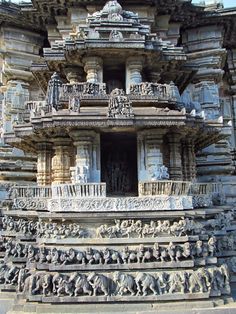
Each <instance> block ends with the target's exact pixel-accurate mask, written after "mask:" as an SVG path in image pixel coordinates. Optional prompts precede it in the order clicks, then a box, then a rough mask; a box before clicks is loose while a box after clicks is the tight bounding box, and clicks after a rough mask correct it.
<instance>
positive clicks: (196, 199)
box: [189, 182, 224, 208]
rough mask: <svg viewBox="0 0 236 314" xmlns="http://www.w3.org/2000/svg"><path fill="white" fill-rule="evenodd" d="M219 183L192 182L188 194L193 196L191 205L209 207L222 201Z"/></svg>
mask: <svg viewBox="0 0 236 314" xmlns="http://www.w3.org/2000/svg"><path fill="white" fill-rule="evenodd" d="M222 190H223V188H222V184H221V183H211V182H208V183H192V184H191V187H190V191H189V194H190V195H192V196H193V206H194V207H195V208H197V207H209V206H211V205H213V204H215V205H220V204H222V203H224V197H223V191H222Z"/></svg>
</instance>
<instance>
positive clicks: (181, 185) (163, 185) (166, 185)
mask: <svg viewBox="0 0 236 314" xmlns="http://www.w3.org/2000/svg"><path fill="white" fill-rule="evenodd" d="M190 186H191V182H187V181H186V182H184V181H170V180H166V181H164V180H163V181H143V182H139V196H157V195H188V194H189V189H190Z"/></svg>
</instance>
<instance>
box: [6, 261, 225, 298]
mask: <svg viewBox="0 0 236 314" xmlns="http://www.w3.org/2000/svg"><path fill="white" fill-rule="evenodd" d="M15 273H17V279H18V291H19V292H22V293H23V294H24V295H25V296H26V297H28V298H29V297H31V296H37V295H39V296H43V297H51V298H54V297H67V296H68V297H71V298H72V299H71V302H73V297H80V296H81V297H83V296H89V297H96V296H125V295H127V296H136V297H139V298H142V297H146V296H151V295H152V296H162V295H172V296H173V299H174V298H175V297H174V296H175V294H178V293H181V294H188V293H190V294H195V293H196V294H197V293H202V294H204V293H208V296H209V295H210V294H214V295H221V294H229V293H230V287H229V273H228V268H227V266H226V265H225V264H223V265H222V266H220V267H216V266H214V267H207V268H198V269H196V270H188V271H187V270H184V271H158V272H156V271H153V272H149V273H145V272H137V273H132V272H129V273H127V272H120V271H116V272H113V273H106V274H103V273H96V272H90V273H87V274H85V273H78V272H72V273H65V274H64V273H57V272H56V273H54V272H46V271H42V272H41V271H27V270H25V269H23V268H21V269H18V270H16V271H15ZM4 280H5V278H4V279H3V281H4Z"/></svg>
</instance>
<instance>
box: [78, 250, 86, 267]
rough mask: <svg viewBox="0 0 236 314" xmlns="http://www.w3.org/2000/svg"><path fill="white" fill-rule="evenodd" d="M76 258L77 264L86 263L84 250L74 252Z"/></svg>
mask: <svg viewBox="0 0 236 314" xmlns="http://www.w3.org/2000/svg"><path fill="white" fill-rule="evenodd" d="M76 260H77V261H78V262H79V264H82V265H85V264H86V254H85V253H84V252H81V251H79V252H77V254H76Z"/></svg>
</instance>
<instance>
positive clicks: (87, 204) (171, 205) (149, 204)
mask: <svg viewBox="0 0 236 314" xmlns="http://www.w3.org/2000/svg"><path fill="white" fill-rule="evenodd" d="M192 207H193V206H192V197H191V196H156V197H154V196H153V197H111V198H109V197H106V198H102V197H100V198H89V199H67V198H61V199H51V200H49V203H48V208H49V211H50V212H74V211H76V212H78V211H79V212H101V211H103V212H109V211H110V212H112V211H115V212H116V211H125V212H127V211H138V210H142V211H155V210H183V209H191V208H192Z"/></svg>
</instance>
